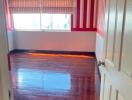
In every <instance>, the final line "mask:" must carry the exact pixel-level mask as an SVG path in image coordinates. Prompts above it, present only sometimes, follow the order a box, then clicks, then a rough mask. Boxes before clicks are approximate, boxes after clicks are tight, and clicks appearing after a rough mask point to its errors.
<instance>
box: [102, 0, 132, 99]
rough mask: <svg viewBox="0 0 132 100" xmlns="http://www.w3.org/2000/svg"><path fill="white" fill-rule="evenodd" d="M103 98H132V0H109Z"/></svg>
mask: <svg viewBox="0 0 132 100" xmlns="http://www.w3.org/2000/svg"><path fill="white" fill-rule="evenodd" d="M105 33H106V34H105V43H104V62H105V65H102V66H100V72H101V94H100V100H132V0H106V13H105Z"/></svg>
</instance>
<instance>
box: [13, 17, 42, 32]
mask: <svg viewBox="0 0 132 100" xmlns="http://www.w3.org/2000/svg"><path fill="white" fill-rule="evenodd" d="M13 19H14V28H15V29H16V30H39V29H40V14H13Z"/></svg>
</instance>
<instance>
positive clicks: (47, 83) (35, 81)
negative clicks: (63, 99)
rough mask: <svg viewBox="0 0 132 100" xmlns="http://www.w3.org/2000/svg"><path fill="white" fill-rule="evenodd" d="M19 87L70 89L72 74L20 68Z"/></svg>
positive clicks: (52, 89)
mask: <svg viewBox="0 0 132 100" xmlns="http://www.w3.org/2000/svg"><path fill="white" fill-rule="evenodd" d="M17 73H18V77H17V87H19V88H21V89H26V88H33V89H35V88H37V89H38V88H41V89H43V90H45V91H48V92H50V91H51V92H55V91H57V90H61V91H62V90H63V91H65V92H66V91H69V90H70V89H71V76H70V74H69V73H59V72H53V71H44V70H43V71H40V70H39V71H37V70H35V69H34V70H33V69H26V68H23V69H18V72H17Z"/></svg>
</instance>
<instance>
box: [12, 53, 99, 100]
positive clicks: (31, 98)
mask: <svg viewBox="0 0 132 100" xmlns="http://www.w3.org/2000/svg"><path fill="white" fill-rule="evenodd" d="M11 65H12V70H11V72H12V80H13V89H14V96H15V100H98V98H99V96H98V95H97V94H96V81H95V79H96V78H95V77H96V70H95V68H96V59H95V57H91V56H89V57H87V56H77V55H74V56H72V55H53V54H51V55H50V54H36V53H18V54H13V55H11Z"/></svg>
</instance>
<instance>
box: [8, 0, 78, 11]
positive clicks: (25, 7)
mask: <svg viewBox="0 0 132 100" xmlns="http://www.w3.org/2000/svg"><path fill="white" fill-rule="evenodd" d="M9 9H10V11H11V12H13V13H73V12H74V11H75V10H76V0H9Z"/></svg>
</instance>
